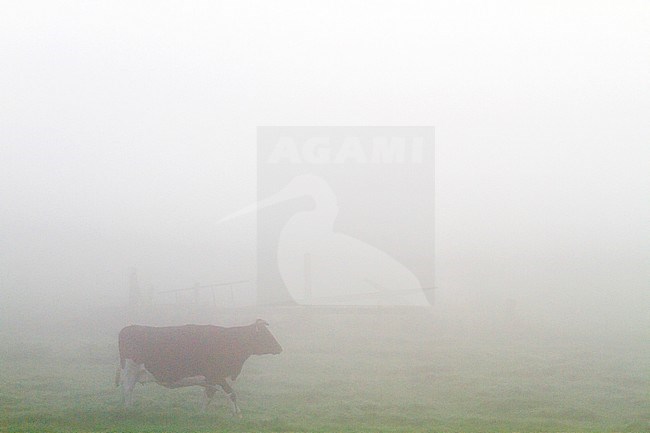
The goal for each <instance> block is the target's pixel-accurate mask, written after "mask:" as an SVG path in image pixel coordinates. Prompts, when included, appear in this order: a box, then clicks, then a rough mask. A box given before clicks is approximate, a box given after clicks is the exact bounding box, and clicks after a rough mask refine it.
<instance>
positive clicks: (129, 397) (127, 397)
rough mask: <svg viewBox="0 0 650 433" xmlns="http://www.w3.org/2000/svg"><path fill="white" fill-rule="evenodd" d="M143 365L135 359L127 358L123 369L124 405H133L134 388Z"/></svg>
mask: <svg viewBox="0 0 650 433" xmlns="http://www.w3.org/2000/svg"><path fill="white" fill-rule="evenodd" d="M140 368H141V366H140V365H138V364H136V363H135V362H134V361H133V360H131V359H127V360H126V362H125V364H124V369H123V370H122V375H121V377H122V392H123V395H124V406H126V407H131V406H132V405H133V388H134V387H135V384H136V383H137V381H138V376H139V375H140Z"/></svg>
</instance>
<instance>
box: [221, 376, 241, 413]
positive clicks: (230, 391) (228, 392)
mask: <svg viewBox="0 0 650 433" xmlns="http://www.w3.org/2000/svg"><path fill="white" fill-rule="evenodd" d="M218 384H219V386H220V387H221V389H223V392H225V393H226V395H227V396H228V399H229V400H230V406H231V409H232V414H233V415H235V416H238V417H239V418H241V410H240V409H239V406H238V405H237V394H235V390H234V389H232V386H230V385H229V384H228V382H227V381H226V379H221V380H219V382H218Z"/></svg>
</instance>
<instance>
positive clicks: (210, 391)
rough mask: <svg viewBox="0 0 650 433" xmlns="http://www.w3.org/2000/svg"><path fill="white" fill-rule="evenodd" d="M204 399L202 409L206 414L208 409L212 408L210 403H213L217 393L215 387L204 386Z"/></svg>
mask: <svg viewBox="0 0 650 433" xmlns="http://www.w3.org/2000/svg"><path fill="white" fill-rule="evenodd" d="M203 390H204V392H203V399H202V402H201V409H202V410H203V411H204V412H205V411H206V410H208V407H209V406H210V403H211V402H212V397H214V394H216V392H217V388H215V387H214V386H210V385H207V386H204V387H203Z"/></svg>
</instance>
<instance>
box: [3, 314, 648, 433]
mask: <svg viewBox="0 0 650 433" xmlns="http://www.w3.org/2000/svg"><path fill="white" fill-rule="evenodd" d="M273 319H274V320H273V321H272V324H273V326H272V330H273V332H274V334H275V335H276V336H277V338H278V340H280V342H281V343H282V345H283V346H284V349H285V351H284V352H283V353H282V354H281V355H279V356H264V357H252V358H251V359H249V360H248V361H247V363H246V364H245V366H244V370H243V372H242V375H241V376H240V378H239V379H238V380H237V382H236V383H235V384H234V386H235V389H236V390H237V391H238V394H239V401H240V405H241V408H242V411H243V414H244V418H243V419H242V420H239V419H235V418H233V417H232V416H231V415H230V411H229V406H228V404H227V401H226V399H225V397H224V396H223V394H218V395H217V398H216V400H217V401H216V404H215V405H214V406H213V407H212V408H210V410H209V411H207V412H201V411H200V409H199V407H200V404H199V403H200V397H201V392H202V391H201V389H200V388H185V389H178V390H168V389H165V388H162V387H160V386H158V385H154V384H148V385H144V386H138V387H137V388H136V393H135V398H136V404H135V407H134V408H132V409H130V410H125V409H123V408H122V407H121V397H120V391H119V389H116V388H115V387H114V384H113V379H114V374H115V368H116V363H117V360H116V359H117V358H116V356H117V355H116V330H115V329H113V328H110V327H109V328H110V329H101V327H99V328H98V327H94V328H92V327H90V328H89V327H84V326H83V325H82V326H79V327H76V328H75V327H70V326H69V327H67V328H63V329H61V328H58V329H49V330H40V331H38V332H37V331H30V332H29V333H28V334H26V333H23V334H19V333H17V332H15V331H14V332H4V334H3V335H2V338H3V341H2V342H3V348H4V349H3V352H2V353H0V356H1V357H2V358H1V361H2V362H1V368H0V408H1V409H0V431H3V432H95V431H98V432H99V431H101V432H221V431H233V432H240V431H241V432H244V431H269V432H294V431H317V432H325V431H328V432H329V431H336V432H347V431H350V432H352V431H354V432H357V431H358V432H362V431H364V432H365V431H368V432H371V431H386V432H396V431H477V432H478V431H521V432H523V431H526V432H532V431H630V432H633V431H650V341H648V340H646V339H641V338H639V339H637V341H634V340H633V339H629V340H620V339H618V340H617V339H610V340H609V341H604V339H602V340H598V339H596V340H595V339H593V338H587V337H568V336H564V337H561V338H560V337H558V336H551V335H542V334H539V335H531V334H530V333H521V332H520V333H516V332H515V333H509V334H504V333H503V332H499V333H489V332H488V333H483V334H480V335H479V334H477V335H473V336H469V335H467V334H466V333H462V332H450V331H448V330H444V329H442V328H441V327H440V326H439V325H437V324H436V323H435V322H427V321H426V320H425V321H422V320H419V319H417V320H416V319H414V318H413V317H408V316H403V315H402V316H399V317H397V316H396V317H386V315H377V316H373V315H365V316H364V317H363V318H361V319H358V318H357V317H355V316H354V315H348V316H347V317H344V318H343V319H342V320H334V318H333V317H328V316H327V315H326V314H323V315H321V316H318V315H317V316H316V317H312V318H311V319H309V320H305V319H304V317H293V318H291V317H288V316H287V315H284V316H282V315H280V316H277V317H274V318H273ZM522 334H525V336H524V335H522Z"/></svg>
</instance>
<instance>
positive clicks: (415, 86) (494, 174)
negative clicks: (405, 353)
mask: <svg viewBox="0 0 650 433" xmlns="http://www.w3.org/2000/svg"><path fill="white" fill-rule="evenodd" d="M649 24H650V4H648V3H647V2H645V1H626V2H615V1H611V2H603V1H581V2H578V1H575V2H571V1H568V2H567V1H561V2H560V1H557V2H549V1H533V2H514V1H513V2H503V1H495V2H478V1H477V2H446V3H439V2H425V1H422V2H408V1H407V2H404V1H400V2H397V1H395V2H353V1H340V2H299V1H295V2H284V1H276V2H239V1H238V2H229V3H225V4H224V3H221V4H216V3H215V2H137V1H136V2H134V1H128V2H127V1H124V2H90V1H89V2H56V3H55V2H8V3H4V4H3V5H2V6H0V66H1V67H0V95H1V98H0V203H1V205H0V276H2V288H1V292H0V301H1V302H2V303H3V304H4V305H5V306H9V308H11V306H12V305H14V304H17V303H21V302H25V301H27V300H30V301H31V300H34V299H37V300H40V301H41V302H46V303H47V302H51V301H52V300H56V301H57V302H60V303H66V302H69V303H71V304H76V303H80V304H98V305H101V304H116V303H120V302H124V301H125V299H126V272H127V269H128V268H129V267H131V266H135V267H137V268H138V270H139V274H140V279H141V281H142V282H143V284H145V285H147V284H152V285H153V286H154V287H155V288H156V289H157V290H165V289H173V288H178V287H185V286H188V285H191V284H193V283H194V282H196V281H200V282H205V283H208V282H216V281H224V280H226V281H228V280H231V279H239V278H241V277H242V275H247V274H250V270H251V269H250V258H251V257H252V256H253V255H254V252H253V248H254V243H255V242H254V234H253V233H251V231H250V230H245V231H242V232H236V231H232V230H222V229H221V228H219V226H218V225H216V224H214V222H216V221H217V220H218V219H219V218H220V217H222V216H224V215H226V214H228V213H230V212H233V211H235V210H236V209H239V208H241V207H242V206H244V205H246V204H248V203H250V202H251V201H253V200H255V197H256V191H255V189H256V177H255V176H256V166H255V164H256V136H255V131H256V127H257V126H258V125H432V126H434V127H435V128H436V161H437V162H436V184H437V186H436V188H437V190H436V213H437V214H436V215H437V216H436V222H435V224H436V237H437V241H436V286H437V290H438V291H437V295H436V296H437V300H438V307H439V308H445V307H446V306H451V305H455V306H458V305H461V307H460V308H464V307H462V305H465V304H468V305H473V306H474V307H473V308H475V307H476V305H486V306H495V305H496V306H498V305H501V303H503V302H504V300H505V299H508V298H513V299H516V300H517V301H518V302H519V303H520V304H521V305H522V309H524V310H526V309H530V310H531V311H532V310H535V311H536V312H538V313H540V315H542V316H544V315H545V314H551V313H550V312H559V313H558V314H564V315H584V316H585V317H591V318H593V319H594V322H597V321H603V320H605V321H608V322H609V323H613V322H619V321H620V322H625V321H632V322H634V323H648V320H649V319H648V318H647V317H646V316H647V311H649V310H650V287H649V286H650V284H649V282H650V199H649V198H650V175H648V173H649V172H650V164H649V161H650V122H648V119H650V85H649V84H648V83H649V82H650V80H649V79H650V76H649V74H650V73H649V71H650V56H649V55H648V53H650V30H649V29H650V25H649ZM450 308H451V307H450ZM644 321H645V322H644Z"/></svg>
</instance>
